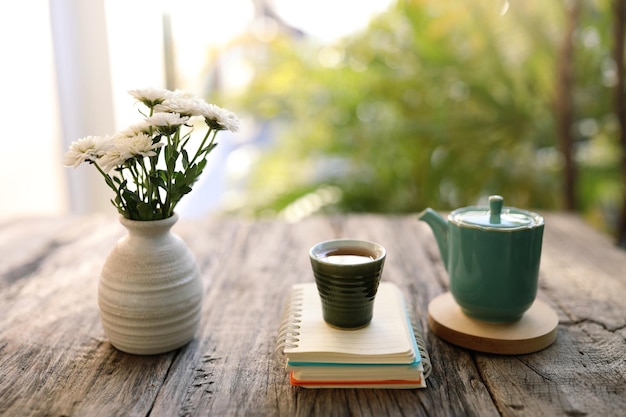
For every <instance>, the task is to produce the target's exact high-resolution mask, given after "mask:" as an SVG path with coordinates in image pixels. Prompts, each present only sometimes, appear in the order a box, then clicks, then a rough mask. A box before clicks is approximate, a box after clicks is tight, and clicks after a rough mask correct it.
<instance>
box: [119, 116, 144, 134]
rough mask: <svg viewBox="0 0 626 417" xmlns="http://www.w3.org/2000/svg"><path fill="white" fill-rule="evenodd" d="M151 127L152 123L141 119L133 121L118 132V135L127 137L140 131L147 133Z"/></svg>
mask: <svg viewBox="0 0 626 417" xmlns="http://www.w3.org/2000/svg"><path fill="white" fill-rule="evenodd" d="M151 129H152V125H150V124H149V123H146V121H145V120H142V121H141V122H139V123H135V124H134V125H132V126H129V127H127V128H126V129H125V130H123V131H121V132H120V133H119V136H124V137H127V138H132V137H133V136H137V135H139V134H140V133H145V134H149V133H150V131H151Z"/></svg>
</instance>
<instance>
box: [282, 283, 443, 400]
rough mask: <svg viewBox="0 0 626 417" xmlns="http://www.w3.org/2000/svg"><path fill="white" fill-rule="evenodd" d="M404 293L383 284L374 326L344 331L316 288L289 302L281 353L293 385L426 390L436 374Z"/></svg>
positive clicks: (299, 289)
mask: <svg viewBox="0 0 626 417" xmlns="http://www.w3.org/2000/svg"><path fill="white" fill-rule="evenodd" d="M415 323H416V321H415V320H412V319H411V317H410V310H409V309H408V308H407V306H406V303H405V301H404V296H403V295H402V292H401V291H400V289H399V288H398V287H397V286H396V285H395V284H393V283H389V282H383V283H381V284H380V285H379V288H378V293H377V295H376V300H375V303H374V317H373V319H372V322H371V323H370V324H369V325H368V326H366V327H364V328H361V329H357V330H340V329H336V328H333V327H331V326H329V325H328V324H326V322H325V321H324V319H323V318H322V307H321V301H320V298H319V295H318V292H317V288H316V286H315V283H305V284H296V285H294V286H293V288H292V290H291V293H290V295H289V297H288V300H287V303H286V306H285V310H284V314H283V319H282V323H281V326H280V328H279V334H278V340H277V344H276V351H277V353H278V354H280V355H281V357H282V358H283V360H285V363H286V369H287V371H288V372H289V376H290V383H291V384H292V385H298V386H303V387H305V388H333V387H335V388H354V387H359V388H423V387H425V386H426V381H425V380H426V378H427V377H428V375H429V373H430V369H431V366H430V360H429V357H428V353H427V351H426V349H425V345H424V342H423V339H422V336H421V333H420V332H419V331H418V329H417V327H416V326H415Z"/></svg>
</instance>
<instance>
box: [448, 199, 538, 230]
mask: <svg viewBox="0 0 626 417" xmlns="http://www.w3.org/2000/svg"><path fill="white" fill-rule="evenodd" d="M449 220H450V221H451V222H452V223H455V224H457V225H459V226H466V227H476V228H480V229H503V230H515V229H530V228H533V227H537V226H541V225H543V218H542V217H541V216H540V215H538V214H537V213H532V212H530V211H526V210H520V209H516V208H513V207H504V199H503V198H502V197H501V196H499V195H492V196H490V197H489V207H464V208H460V209H457V210H454V211H453V212H452V213H450V215H449Z"/></svg>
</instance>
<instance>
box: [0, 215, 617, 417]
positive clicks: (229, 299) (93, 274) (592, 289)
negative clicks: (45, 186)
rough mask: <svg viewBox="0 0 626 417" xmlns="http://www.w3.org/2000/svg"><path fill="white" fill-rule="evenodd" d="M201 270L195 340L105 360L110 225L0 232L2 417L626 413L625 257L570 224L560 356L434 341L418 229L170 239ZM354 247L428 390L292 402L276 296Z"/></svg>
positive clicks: (549, 219) (379, 226)
mask: <svg viewBox="0 0 626 417" xmlns="http://www.w3.org/2000/svg"><path fill="white" fill-rule="evenodd" d="M173 230H174V232H175V233H177V234H179V235H180V236H181V237H183V239H185V241H186V242H187V244H188V245H189V247H190V249H191V250H192V252H193V253H194V255H195V256H196V258H197V261H198V264H199V266H200V270H201V274H202V279H203V284H204V291H205V299H204V304H203V311H202V321H201V324H200V330H199V331H198V334H197V335H196V338H195V339H194V340H193V341H192V342H191V343H190V344H189V345H187V346H185V347H184V348H182V349H179V350H177V351H175V352H171V353H168V354H163V355H157V356H134V355H128V354H124V353H121V352H119V351H117V350H115V349H114V348H113V347H111V345H110V344H109V342H108V341H107V339H106V338H105V337H104V334H103V332H102V327H101V325H100V322H99V316H98V309H97V302H96V296H97V294H96V291H97V283H98V277H99V272H100V269H101V268H102V264H103V263H104V260H105V258H106V255H107V254H108V252H109V251H110V250H111V248H112V246H113V244H114V243H115V241H116V240H117V239H118V238H120V237H121V236H123V235H124V233H125V232H124V230H123V228H122V227H121V226H120V225H119V223H118V222H117V219H116V218H115V217H113V216H94V217H81V218H69V217H68V218H61V219H34V220H30V221H29V220H20V221H19V222H4V223H1V224H0V259H1V262H0V415H2V416H151V417H155V416H168V417H169V416H208V415H215V416H230V415H240V416H244V415H250V416H256V415H268V416H348V415H351V416H361V415H362V416H380V415H388V416H396V415H397V416H400V415H402V416H407V415H411V416H459V415H464V416H543V415H545V416H552V415H557V416H559V415H560V416H596V415H598V416H599V415H602V416H619V415H623V412H624V411H623V410H625V409H626V363H625V357H624V352H626V307H625V306H626V302H625V301H624V300H625V299H626V253H624V252H622V251H619V250H618V249H616V248H615V247H614V246H613V245H612V244H611V242H610V240H609V239H608V238H606V237H605V236H602V235H600V234H599V233H597V232H595V231H593V230H592V229H591V228H589V227H588V226H587V225H585V224H584V223H583V222H582V221H580V220H579V219H578V218H576V217H574V216H568V215H560V214H553V215H547V216H546V231H545V237H544V250H543V254H542V264H541V270H540V293H539V298H540V299H541V300H542V301H544V302H546V303H548V304H549V305H550V306H551V307H552V308H553V309H555V310H556V311H557V312H558V314H559V320H560V324H559V330H558V336H557V340H556V342H555V343H554V344H553V345H552V346H550V347H549V348H547V349H545V350H542V351H540V352H537V353H534V354H529V355H521V356H498V355H490V354H482V353H477V352H473V351H470V350H465V349H462V348H458V347H455V346H453V345H450V344H448V343H446V342H444V341H442V340H440V339H438V338H437V337H436V336H434V335H432V334H430V332H429V331H428V329H427V326H426V318H427V311H426V309H427V306H428V302H429V301H430V300H431V299H433V298H434V297H435V296H436V295H438V294H441V293H443V292H445V291H447V290H448V281H447V274H446V272H445V270H444V269H443V266H442V264H441V261H440V258H439V254H438V251H437V247H436V243H435V241H434V238H433V236H432V233H431V232H430V230H429V229H428V227H427V226H426V225H424V224H422V223H420V222H418V221H417V220H416V218H415V216H374V215H350V216H341V217H312V218H308V219H306V220H304V221H302V222H299V223H295V224H289V223H284V222H279V221H259V222H251V221H246V220H241V219H231V218H207V219H203V220H201V221H190V220H180V221H179V222H178V223H177V224H176V226H175V227H174V229H173ZM338 237H352V238H364V239H369V240H374V241H377V242H379V243H381V244H382V245H384V246H385V247H386V248H387V252H388V255H387V261H386V264H385V271H384V274H383V279H384V280H388V281H391V282H395V283H396V284H398V285H399V286H400V288H401V289H402V290H403V292H404V294H405V296H406V298H407V300H408V301H409V302H410V304H411V305H412V306H413V308H414V310H415V313H416V315H417V317H418V318H419V320H420V322H421V327H422V328H423V329H424V336H425V337H426V339H427V345H428V348H429V351H430V355H431V359H432V362H433V373H432V375H431V377H430V378H429V380H428V388H426V389H422V390H356V389H347V390H339V389H330V390H306V389H302V388H296V387H291V386H290V385H289V383H288V379H287V374H286V372H285V370H284V367H283V364H282V363H280V362H279V361H278V360H277V359H276V357H275V356H274V355H273V350H274V343H275V338H276V334H277V330H278V326H279V322H280V317H281V313H282V309H283V305H284V302H285V297H286V295H287V293H288V291H289V289H290V288H291V286H292V285H293V284H294V283H297V282H307V281H312V280H313V276H312V273H311V272H310V265H309V260H308V255H307V251H308V249H309V248H310V247H311V246H312V245H313V244H314V243H316V242H318V241H320V240H325V239H330V238H338Z"/></svg>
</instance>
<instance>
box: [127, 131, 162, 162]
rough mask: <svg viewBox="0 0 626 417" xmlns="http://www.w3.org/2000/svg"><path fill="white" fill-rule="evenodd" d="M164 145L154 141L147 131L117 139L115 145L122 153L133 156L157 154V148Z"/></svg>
mask: <svg viewBox="0 0 626 417" xmlns="http://www.w3.org/2000/svg"><path fill="white" fill-rule="evenodd" d="M161 146H163V143H161V142H157V143H153V140H152V138H151V137H150V136H148V135H146V134H145V133H140V134H138V135H136V136H133V137H131V138H128V137H120V138H117V140H116V141H115V147H116V148H117V149H118V150H119V151H120V154H128V155H131V157H135V156H144V157H145V156H147V157H150V156H155V155H156V152H155V149H158V148H160V147H161Z"/></svg>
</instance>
